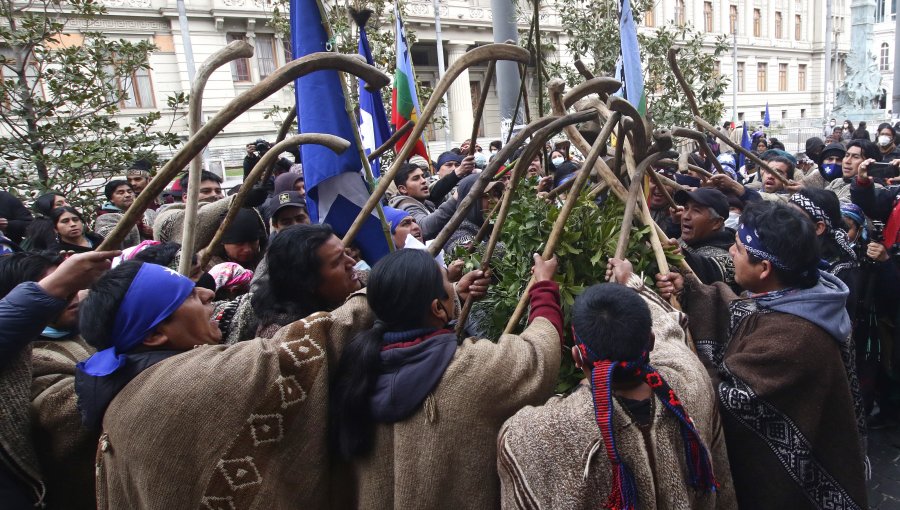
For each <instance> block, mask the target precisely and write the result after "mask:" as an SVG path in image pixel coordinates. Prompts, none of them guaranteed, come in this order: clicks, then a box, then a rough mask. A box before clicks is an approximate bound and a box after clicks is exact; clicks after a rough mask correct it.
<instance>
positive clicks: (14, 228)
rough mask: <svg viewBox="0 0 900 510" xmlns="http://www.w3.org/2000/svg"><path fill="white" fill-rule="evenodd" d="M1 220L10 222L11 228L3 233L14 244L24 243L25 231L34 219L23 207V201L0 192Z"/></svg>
mask: <svg viewBox="0 0 900 510" xmlns="http://www.w3.org/2000/svg"><path fill="white" fill-rule="evenodd" d="M0 218H6V221H8V222H9V227H7V228H6V230H4V232H3V233H4V234H6V237H8V238H9V239H10V240H11V241H12V242H14V243H21V242H22V237H23V236H24V235H25V229H26V228H27V227H28V224H29V223H31V220H33V219H34V217H33V216H31V213H30V212H28V209H26V208H25V206H24V205H22V201H21V200H19V199H18V198H16V197H15V195H13V194H12V193H9V192H6V191H0Z"/></svg>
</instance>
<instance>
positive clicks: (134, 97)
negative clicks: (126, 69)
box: [120, 69, 156, 108]
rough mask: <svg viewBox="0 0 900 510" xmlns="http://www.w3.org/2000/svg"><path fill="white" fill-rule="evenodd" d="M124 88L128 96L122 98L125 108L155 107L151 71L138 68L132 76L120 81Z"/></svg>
mask: <svg viewBox="0 0 900 510" xmlns="http://www.w3.org/2000/svg"><path fill="white" fill-rule="evenodd" d="M120 86H121V88H122V90H123V91H124V92H125V93H126V94H128V97H126V98H125V99H123V100H122V107H123V108H155V107H156V101H155V100H154V99H153V84H152V83H151V82H150V71H149V70H147V69H138V70H137V71H135V72H134V73H133V74H132V75H131V76H130V77H128V78H125V79H124V80H122V82H120Z"/></svg>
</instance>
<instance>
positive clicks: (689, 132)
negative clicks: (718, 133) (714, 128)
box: [672, 128, 725, 174]
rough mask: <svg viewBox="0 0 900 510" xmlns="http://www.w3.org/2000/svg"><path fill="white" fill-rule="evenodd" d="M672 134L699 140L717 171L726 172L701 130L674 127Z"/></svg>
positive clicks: (698, 142)
mask: <svg viewBox="0 0 900 510" xmlns="http://www.w3.org/2000/svg"><path fill="white" fill-rule="evenodd" d="M672 136H679V137H682V138H690V139H691V140H694V141H695V142H697V144H698V145H699V146H700V148H701V149H703V152H704V153H705V154H706V157H707V158H709V159H710V160H711V161H710V162H711V163H712V165H713V166H714V167H716V171H717V172H719V173H720V174H724V173H725V169H723V168H722V163H719V160H718V159H717V158H716V155H715V154H713V151H712V148H710V146H709V144H708V143H707V142H706V135H704V134H703V133H701V132H699V131H694V130H693V129H687V128H674V129H673V130H672Z"/></svg>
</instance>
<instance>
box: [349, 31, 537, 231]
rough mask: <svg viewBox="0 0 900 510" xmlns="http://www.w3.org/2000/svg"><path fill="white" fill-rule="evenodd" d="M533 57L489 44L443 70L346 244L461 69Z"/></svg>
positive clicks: (516, 48) (516, 50)
mask: <svg viewBox="0 0 900 510" xmlns="http://www.w3.org/2000/svg"><path fill="white" fill-rule="evenodd" d="M530 57H531V55H530V54H529V53H528V51H527V50H525V49H524V48H519V47H517V46H513V45H511V44H486V45H484V46H479V47H477V48H474V49H472V50H469V51H467V52H466V53H465V54H464V55H463V56H462V57H460V58H458V59H457V60H456V61H455V62H453V63H452V64H450V67H449V68H448V69H447V72H446V73H444V77H443V78H442V79H441V80H440V81H439V82H438V83H437V86H435V88H434V91H432V94H431V98H430V99H429V100H428V103H427V104H426V105H425V109H424V110H422V116H421V117H420V119H419V122H418V123H417V124H416V125H415V127H414V128H413V130H412V132H411V133H410V134H409V138H408V139H407V140H406V143H405V144H403V148H402V149H400V152H399V154H397V155H396V156H395V157H394V162H393V163H392V164H391V167H390V168H388V170H387V171H386V172H384V174H383V175H382V176H381V179H379V180H378V185H377V186H376V187H375V189H374V190H372V194H371V195H370V196H369V199H368V200H367V201H366V203H365V205H363V207H362V210H360V211H359V214H358V215H357V216H356V219H355V220H354V221H353V224H352V225H350V228H349V229H348V230H347V233H346V234H345V235H344V239H343V240H342V241H343V242H344V245H349V244H350V243H352V242H353V240H354V239H355V238H356V235H357V234H358V233H359V229H360V228H362V225H363V223H364V222H365V221H366V219H367V218H368V216H369V214H371V213H372V211H373V210H375V206H376V205H378V203H379V202H380V201H381V197H382V196H384V193H385V191H387V189H388V187H389V186H390V185H391V183H392V182H393V181H394V176H395V175H397V172H398V171H399V170H400V167H401V166H402V165H403V163H404V162H405V161H406V159H407V158H409V155H410V153H411V152H412V150H413V147H415V145H416V143H417V141H418V139H419V137H420V136H422V132H423V131H424V130H425V127H426V126H427V125H428V122H429V120H430V119H431V117H432V116H433V115H434V112H435V110H437V107H438V103H439V102H440V100H441V98H442V97H443V95H444V94H445V93H446V92H447V89H449V88H450V85H452V84H453V81H454V80H456V78H457V77H458V76H459V75H460V73H462V72H463V71H465V70H466V69H468V68H469V67H471V66H473V65H475V64H480V63H483V62H490V61H492V60H513V61H515V62H519V63H527V62H528V59H529V58H530ZM494 159H497V158H494Z"/></svg>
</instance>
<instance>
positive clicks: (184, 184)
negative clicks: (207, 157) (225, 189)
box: [178, 170, 222, 191]
mask: <svg viewBox="0 0 900 510" xmlns="http://www.w3.org/2000/svg"><path fill="white" fill-rule="evenodd" d="M189 178H190V174H189V173H185V174H184V175H182V176H181V178H180V179H178V184H180V185H181V190H182V191H187V189H188V180H189ZM203 181H216V182H217V183H219V184H222V178H221V177H219V176H218V175H216V174H214V173H212V172H208V171H206V170H203V171H202V172H200V182H203Z"/></svg>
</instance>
